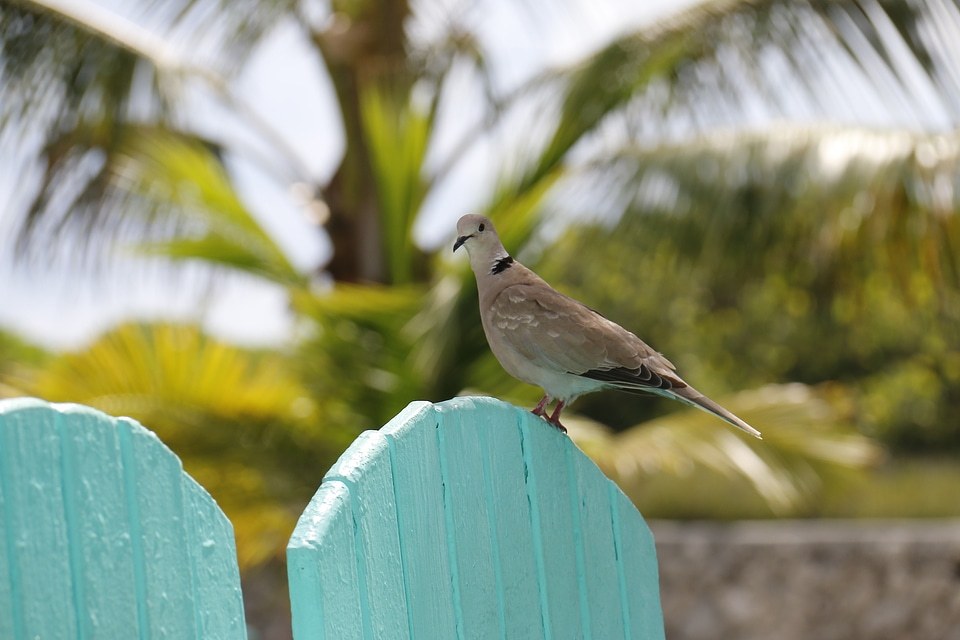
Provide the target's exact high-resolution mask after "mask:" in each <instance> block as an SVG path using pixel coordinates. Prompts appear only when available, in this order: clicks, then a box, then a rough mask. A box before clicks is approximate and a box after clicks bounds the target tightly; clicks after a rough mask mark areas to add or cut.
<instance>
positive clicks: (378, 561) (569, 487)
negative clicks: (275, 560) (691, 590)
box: [288, 398, 663, 640]
mask: <svg viewBox="0 0 960 640" xmlns="http://www.w3.org/2000/svg"><path fill="white" fill-rule="evenodd" d="M326 487H337V488H336V489H334V488H326ZM332 491H336V492H337V497H336V499H334V498H333V497H332V495H333V494H332V493H330V492H332ZM288 563H289V565H290V580H291V587H290V588H291V593H292V594H293V595H292V602H293V610H294V611H293V615H294V637H295V638H296V640H306V639H307V638H340V637H343V638H356V637H362V638H365V639H374V638H381V637H410V638H416V639H418V640H420V639H427V640H429V639H431V638H437V639H443V640H449V639H452V638H460V639H473V638H503V639H507V638H524V639H527V638H545V639H554V638H556V639H568V638H569V639H579V638H595V639H598V640H599V639H602V640H607V639H609V638H642V639H644V640H660V639H661V638H663V620H662V617H661V614H660V607H659V589H658V583H657V573H656V572H657V565H656V556H655V551H654V546H653V537H652V536H651V535H650V531H649V529H648V528H647V526H646V523H644V521H643V518H642V517H641V516H640V514H639V513H638V512H637V511H636V509H635V508H634V507H633V505H632V504H630V503H629V501H628V500H627V499H626V497H625V496H624V495H623V494H622V493H621V492H620V490H619V489H617V488H616V486H614V485H613V483H611V482H610V481H609V480H608V479H607V478H605V477H604V476H603V475H602V473H601V472H600V470H599V469H598V468H597V467H596V466H595V465H594V464H593V463H592V462H591V461H590V460H589V459H588V458H587V457H586V456H585V455H584V454H583V453H582V452H581V451H580V450H579V449H577V447H576V446H575V445H574V444H573V443H572V442H571V441H570V439H569V438H567V437H566V436H565V435H563V434H561V433H559V432H558V431H557V430H556V429H554V428H553V427H551V426H549V425H548V424H546V423H545V422H544V421H543V420H541V419H539V418H537V417H535V416H533V415H531V414H530V413H529V412H526V411H522V410H520V409H517V408H516V407H512V406H510V405H507V404H505V403H502V402H499V401H496V400H492V399H489V398H455V399H453V400H450V401H447V402H443V403H438V404H436V405H432V404H430V403H425V402H417V403H413V404H411V405H410V406H409V407H407V409H405V410H404V411H403V412H401V414H399V415H398V416H397V417H396V418H395V419H394V420H392V421H391V422H390V423H389V424H388V425H386V426H385V427H384V428H383V429H382V430H381V431H380V432H379V433H378V432H366V433H364V434H363V435H362V436H361V437H360V438H359V439H358V440H357V442H356V443H355V444H354V445H353V446H352V447H351V448H350V449H349V450H348V451H347V452H346V453H345V454H344V455H343V456H342V457H341V459H340V461H338V463H337V464H336V465H334V467H333V468H332V469H331V470H330V472H329V473H328V474H327V475H326V477H325V479H324V484H323V486H321V489H320V491H318V493H317V496H316V497H315V498H314V500H313V501H312V502H311V505H310V507H308V508H307V510H306V511H305V512H304V515H303V516H302V517H301V520H300V523H299V524H298V526H297V529H296V531H295V532H294V536H293V538H292V539H291V544H290V547H289V548H288ZM330 567H343V568H344V569H343V570H336V571H333V572H332V573H333V574H334V575H333V576H329V575H325V571H326V570H329V568H330ZM353 571H355V572H356V579H355V581H354V580H352V579H347V580H345V581H344V580H341V579H340V578H339V577H338V576H343V575H347V574H350V573H351V572H353ZM327 573H330V572H329V571H327ZM341 601H342V602H341ZM331 608H332V609H333V610H337V611H342V612H343V611H346V612H350V614H352V617H351V616H350V615H340V616H339V617H338V618H337V620H338V622H337V623H335V624H334V623H333V622H332V620H331V616H330V615H329V614H328V611H329V610H331ZM338 634H339V635H338Z"/></svg>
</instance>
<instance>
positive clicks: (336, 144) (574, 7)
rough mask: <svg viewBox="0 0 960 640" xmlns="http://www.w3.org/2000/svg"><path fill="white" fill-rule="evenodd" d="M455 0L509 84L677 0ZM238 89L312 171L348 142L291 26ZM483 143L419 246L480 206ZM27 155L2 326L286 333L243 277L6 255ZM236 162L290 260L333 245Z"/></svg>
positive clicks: (458, 123)
mask: <svg viewBox="0 0 960 640" xmlns="http://www.w3.org/2000/svg"><path fill="white" fill-rule="evenodd" d="M58 1H60V0H58ZM62 1H63V2H64V4H72V5H77V4H79V5H80V6H84V5H91V4H92V5H95V6H94V7H93V8H94V9H100V10H106V11H108V12H111V13H113V14H116V15H119V16H121V17H124V18H127V19H130V20H132V21H136V14H135V12H134V11H133V8H132V7H134V6H135V5H136V3H129V2H123V1H122V0H97V1H95V2H89V1H85V2H81V3H76V2H69V1H67V0H62ZM437 4H438V6H441V7H444V8H445V10H446V11H453V10H456V7H457V6H458V4H457V3H456V2H454V1H447V0H442V1H441V2H439V3H437ZM460 4H461V5H463V6H466V7H469V9H468V11H469V12H470V13H468V17H467V18H466V19H467V20H469V21H471V23H472V24H475V25H476V29H477V32H478V33H479V35H480V37H481V40H482V41H483V42H485V43H487V47H488V49H489V51H490V52H491V64H492V66H493V68H494V69H495V71H496V79H497V81H498V82H499V83H500V86H501V87H504V88H508V87H511V86H516V85H517V84H519V83H521V82H522V81H523V80H524V79H526V78H529V77H530V76H531V75H533V74H535V73H537V72H538V71H540V70H542V69H544V68H546V67H549V66H555V65H562V64H566V63H570V62H572V61H574V60H576V59H578V58H580V57H581V56H583V55H585V54H587V53H589V52H590V51H591V50H593V49H595V48H597V47H598V46H600V45H601V44H602V43H603V42H605V41H606V40H607V39H608V38H609V37H611V36H613V35H615V34H617V33H620V32H623V31H625V30H627V29H629V28H631V27H632V26H635V25H640V24H642V23H644V22H645V21H649V20H650V19H651V18H653V17H655V16H657V15H659V14H662V13H663V11H664V10H665V7H672V8H677V7H678V6H679V5H678V4H677V3H666V2H660V1H657V2H641V3H638V2H631V1H630V0H606V1H603V2H596V1H590V2H587V1H584V2H579V3H577V2H558V3H557V4H556V6H555V8H554V10H553V11H547V12H545V13H540V12H538V14H537V15H538V16H539V17H540V19H539V20H537V21H536V22H533V21H532V15H533V14H532V13H526V12H531V11H533V10H532V9H529V8H527V9H525V10H524V9H522V8H521V10H520V11H519V13H518V10H517V6H518V5H517V4H516V3H514V2H511V0H484V2H479V3H460ZM520 6H521V7H522V6H523V5H522V4H521V5H520ZM441 14H442V12H441ZM439 22H440V21H435V22H434V23H431V22H430V19H429V18H427V19H422V20H421V21H420V23H419V25H418V27H419V28H420V29H421V32H422V33H425V34H426V35H427V36H429V33H430V30H431V28H436V25H437V24H439ZM141 26H142V27H144V28H147V29H149V27H150V25H148V24H144V25H141ZM305 80H306V82H305ZM458 81H459V82H461V83H462V84H463V89H464V91H463V95H464V96H465V98H464V100H465V104H464V109H458V110H451V112H454V113H456V115H455V116H451V117H448V118H447V121H446V122H443V123H441V127H442V128H441V129H440V133H439V135H438V138H439V139H438V141H437V143H436V150H439V151H438V153H442V151H443V150H444V148H445V145H446V147H449V146H450V141H451V140H454V139H455V138H456V135H457V133H459V132H460V131H462V130H463V128H464V127H465V126H467V124H468V123H467V122H466V121H467V120H469V111H470V110H469V104H468V103H467V101H468V100H469V98H468V96H469V95H470V91H475V90H476V89H475V87H472V86H471V79H470V78H468V77H466V76H464V77H463V78H461V79H459V80H458ZM236 89H237V92H238V94H239V95H240V96H241V98H242V99H243V100H244V101H246V102H247V103H248V104H249V105H250V106H251V107H252V108H253V109H254V110H255V111H256V112H257V113H258V114H260V116H261V117H263V118H264V119H266V120H268V121H269V122H270V123H271V125H272V127H273V128H274V129H275V130H276V131H278V132H279V133H280V135H281V136H282V137H283V139H284V140H285V142H286V143H287V144H288V145H289V146H290V147H291V148H292V149H293V150H295V152H296V153H297V155H298V156H299V157H300V159H301V160H302V162H303V165H304V166H305V169H306V170H307V171H309V173H310V177H311V178H313V179H320V180H323V179H325V178H327V177H329V176H330V175H331V174H332V173H333V171H334V169H335V168H336V164H337V162H338V160H339V158H340V155H341V154H342V151H343V145H344V140H343V136H342V133H341V132H340V129H339V126H338V116H337V114H336V111H335V103H334V100H333V94H332V89H331V87H330V85H329V80H328V77H327V75H326V72H325V70H324V69H323V66H322V64H321V63H320V61H319V60H318V59H317V57H316V55H315V54H314V52H313V50H312V49H311V48H310V47H309V45H308V44H307V43H306V42H304V40H303V36H302V34H301V32H300V31H299V30H298V29H297V28H296V27H295V26H294V25H293V24H291V23H280V24H278V25H277V26H276V28H275V29H274V30H273V31H272V32H271V33H270V34H269V35H268V36H267V37H266V38H265V39H264V40H263V41H262V42H261V44H260V45H259V47H258V49H257V50H256V51H255V52H254V54H253V55H252V56H251V58H250V60H249V61H248V63H247V64H246V66H245V67H244V70H243V71H242V73H241V74H240V75H239V77H238V78H237V79H236ZM192 111H193V113H194V117H195V119H196V121H197V123H198V126H200V127H201V128H202V129H204V130H205V131H212V132H214V133H219V134H220V135H222V136H223V138H224V139H227V140H231V139H235V138H236V137H237V136H238V135H239V134H238V131H239V129H240V128H239V127H237V125H236V123H235V122H232V121H231V119H230V118H229V117H227V116H226V115H225V114H224V113H222V111H218V110H217V108H215V107H213V106H211V105H210V104H209V103H208V102H205V101H204V100H203V99H202V98H197V99H196V106H195V108H193V109H192ZM491 144H495V142H494V141H488V143H487V144H478V145H476V146H475V147H474V148H473V149H472V150H471V152H470V153H469V154H468V156H467V157H466V158H465V162H463V163H462V165H461V166H460V170H459V171H457V172H454V173H453V174H451V175H450V177H449V178H448V179H447V180H446V181H445V183H444V184H443V185H441V186H440V188H438V189H437V190H436V192H435V193H434V194H433V196H432V197H431V198H430V200H429V201H428V202H427V203H425V205H424V208H423V210H422V212H421V216H420V218H419V219H418V223H417V225H416V228H415V233H416V239H417V241H418V243H420V244H421V245H422V246H425V247H427V248H434V247H437V246H439V245H440V244H441V243H443V242H445V241H446V240H447V239H448V238H449V236H451V235H452V229H453V226H454V224H455V222H456V219H457V218H458V217H459V216H460V215H461V214H463V213H465V212H467V211H469V210H470V208H471V207H472V206H475V205H477V204H478V203H480V201H481V200H482V196H483V193H484V189H486V188H489V186H490V183H491V182H492V178H493V176H494V172H495V170H496V166H494V160H493V154H492V153H491V149H490V145H491ZM434 155H436V154H434ZM428 161H429V160H428ZM23 162H24V158H22V157H18V156H16V155H14V154H12V153H11V152H10V151H9V148H8V149H7V150H6V151H4V150H2V149H0V207H3V209H6V212H4V213H3V214H2V215H0V328H2V329H5V330H9V331H13V332H15V333H17V334H19V335H21V336H22V337H24V338H25V339H27V340H28V341H31V342H34V343H37V344H40V345H42V346H45V347H48V348H52V349H67V350H69V349H76V348H79V347H82V345H84V344H86V343H88V342H89V341H91V340H93V339H94V338H95V337H96V336H97V335H98V334H100V333H101V332H103V331H105V330H107V329H109V328H110V327H111V326H114V325H116V324H118V323H120V322H123V321H125V320H144V319H154V320H156V319H169V320H188V321H198V322H201V323H202V324H203V325H204V326H205V327H206V328H207V329H208V330H210V331H211V332H213V333H214V334H216V335H218V336H220V337H222V338H224V339H227V340H229V341H233V342H237V343H240V344H245V345H249V346H259V345H275V344H279V343H282V342H283V341H284V340H286V339H287V338H288V337H289V336H290V332H291V330H292V328H293V327H292V317H291V315H290V314H289V313H288V310H287V307H286V297H285V295H284V293H283V291H282V290H281V289H279V288H278V287H276V286H274V285H271V284H268V283H264V282H262V281H259V280H257V279H255V278H252V277H248V276H227V277H219V278H217V279H215V280H212V281H211V280H210V278H208V277H204V276H203V275H202V274H201V272H200V270H196V269H193V270H189V269H188V270H187V272H186V273H180V274H179V275H176V276H174V275H171V273H170V272H169V271H165V270H163V269H156V268H142V266H138V265H139V264H140V263H138V262H136V261H134V260H133V259H130V258H123V257H121V258H118V259H113V260H111V261H108V262H107V263H106V264H107V268H106V269H104V272H103V273H101V274H100V275H97V276H95V277H94V276H93V275H92V274H91V273H90V272H89V271H88V270H85V269H83V268H80V267H78V266H77V265H76V264H56V263H54V264H41V265H31V266H29V267H28V266H25V265H23V264H22V263H18V262H17V261H15V260H13V259H12V251H11V244H12V242H11V240H12V237H13V232H14V229H13V224H12V222H13V219H14V216H12V215H11V214H10V209H11V208H12V207H13V206H16V204H15V203H16V202H17V199H18V198H21V199H22V193H21V192H20V191H18V190H17V185H18V184H19V180H18V177H17V171H13V170H7V171H4V170H3V167H4V166H6V167H7V168H8V169H9V168H11V167H20V166H22V165H23ZM231 170H232V172H233V175H234V177H235V184H236V186H237V188H238V190H239V192H240V194H241V196H242V197H243V199H244V201H245V203H246V204H247V206H248V207H249V208H250V210H251V211H253V213H254V214H255V215H257V216H258V218H259V219H260V220H261V221H262V223H263V224H264V226H265V228H266V229H267V230H268V232H269V233H271V234H272V235H273V236H274V237H275V238H276V240H277V241H278V242H279V244H280V245H281V246H282V247H283V248H284V249H285V250H286V251H287V253H288V255H289V256H290V259H291V260H292V262H293V263H294V264H295V265H296V266H297V267H298V268H300V269H303V270H304V271H309V270H312V269H315V268H316V267H317V266H319V265H322V264H323V263H324V262H325V261H326V260H327V259H328V257H329V252H330V246H329V244H328V243H327V242H326V241H325V238H324V237H323V235H322V234H320V233H317V232H316V230H315V228H313V226H312V223H311V222H309V220H308V216H306V215H305V210H304V208H303V205H302V203H301V202H300V201H299V199H298V197H297V191H296V188H295V187H293V188H291V186H290V185H283V184H279V183H278V182H277V181H274V180H271V179H269V178H267V177H265V176H264V175H263V173H262V172H261V171H258V170H257V169H256V168H255V167H254V166H252V165H250V164H246V163H243V162H238V163H234V164H233V165H232V166H231ZM3 209H0V211H3ZM121 251H122V249H121Z"/></svg>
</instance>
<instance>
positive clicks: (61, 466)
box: [0, 399, 246, 640]
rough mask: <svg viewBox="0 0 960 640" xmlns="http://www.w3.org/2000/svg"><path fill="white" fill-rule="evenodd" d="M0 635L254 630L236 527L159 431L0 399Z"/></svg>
mask: <svg viewBox="0 0 960 640" xmlns="http://www.w3.org/2000/svg"><path fill="white" fill-rule="evenodd" d="M0 514H2V526H0V529H2V531H0V537H2V540H3V543H2V549H0V551H2V556H3V560H2V561H0V637H3V638H16V639H19V638H30V639H32V638H36V637H40V638H44V640H47V639H56V638H108V639H109V638H124V639H128V638H138V637H139V638H224V639H228V638H229V639H236V638H245V637H246V624H245V622H244V617H243V601H242V598H241V594H240V577H239V571H238V570H237V559H236V547H235V544H234V538H233V528H232V525H231V524H230V522H229V521H228V520H227V518H226V516H224V514H223V512H222V511H220V509H219V507H217V505H216V503H215V502H214V501H213V499H212V498H211V497H210V496H209V494H207V492H206V491H204V490H203V489H202V488H201V487H200V486H199V485H197V484H196V483H195V482H194V481H193V480H192V479H191V478H190V477H189V476H187V475H186V474H185V473H184V472H183V469H182V467H181V465H180V461H179V459H178V458H177V457H176V456H175V455H174V454H173V452H171V451H170V450H169V449H168V448H167V447H166V446H165V445H163V444H162V443H161V442H160V441H159V439H157V437H156V436H155V435H154V434H153V433H151V432H149V431H147V430H146V429H144V428H143V427H142V426H140V425H139V424H137V423H136V422H134V421H132V420H129V419H123V418H121V419H116V418H111V417H109V416H106V415H105V414H103V413H101V412H99V411H96V410H94V409H90V408H87V407H81V406H78V405H51V404H48V403H45V402H42V401H39V400H34V399H16V400H4V401H0Z"/></svg>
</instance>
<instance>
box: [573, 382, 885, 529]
mask: <svg viewBox="0 0 960 640" xmlns="http://www.w3.org/2000/svg"><path fill="white" fill-rule="evenodd" d="M720 401H721V403H722V404H723V405H724V406H726V407H727V408H729V409H730V410H731V411H733V412H734V413H736V414H737V415H739V416H741V417H742V418H743V419H744V420H746V421H748V422H749V423H751V424H753V425H755V426H756V427H757V428H759V429H760V431H761V432H762V433H763V441H762V442H761V441H756V442H754V441H753V440H752V439H751V438H748V437H743V436H742V435H741V434H739V433H734V432H733V431H731V430H730V429H729V428H726V427H725V426H724V425H723V424H722V423H720V422H718V421H717V419H716V418H714V417H712V416H709V415H707V414H705V413H703V412H701V411H696V410H682V411H678V412H676V413H673V414H670V415H667V416H664V417H662V418H658V419H655V420H651V421H649V422H647V423H643V424H640V425H637V426H635V427H633V428H632V429H629V430H627V431H625V432H623V433H620V434H617V435H613V436H609V435H603V432H602V431H600V432H598V431H597V430H596V429H595V428H594V429H592V430H587V431H586V437H585V438H583V442H582V444H581V446H583V447H584V450H585V451H587V453H588V454H589V455H590V456H591V457H593V458H594V460H596V461H597V463H598V464H599V465H600V466H601V467H602V468H604V469H605V470H606V471H607V472H608V473H611V474H613V475H612V477H614V478H615V479H616V480H617V481H618V482H620V483H621V484H622V485H624V486H625V487H629V486H631V485H634V484H636V483H638V482H641V481H642V478H643V477H645V476H649V475H650V474H656V473H670V474H679V475H682V474H684V473H686V472H688V471H689V470H690V469H692V468H693V467H696V466H702V467H705V468H708V469H711V470H713V471H715V472H716V473H718V474H720V475H721V476H723V477H727V478H737V477H739V478H742V479H745V480H747V481H748V482H749V483H750V484H751V485H752V486H753V487H754V489H755V490H756V491H757V492H758V493H759V494H760V495H761V496H763V498H764V500H765V501H766V502H767V503H768V504H769V506H770V507H771V508H772V509H773V510H774V512H776V513H779V514H781V515H785V514H788V513H791V512H792V511H793V510H795V509H797V508H800V507H802V506H804V505H805V504H807V503H808V501H810V499H811V498H812V497H813V496H814V495H815V493H816V491H817V490H818V488H819V486H820V478H821V475H822V474H823V473H824V472H825V471H828V470H829V469H830V468H834V469H841V468H847V469H849V468H858V467H863V466H865V465H869V464H873V463H876V462H877V461H879V459H880V456H881V450H880V449H879V448H878V447H877V445H875V444H874V443H873V442H871V441H870V440H869V439H867V438H865V437H863V436H861V435H859V434H856V433H854V432H852V430H850V429H849V427H844V425H843V419H842V417H841V415H840V413H839V412H838V410H837V409H835V408H834V407H833V406H832V405H831V403H830V402H828V401H827V400H826V398H825V397H824V396H823V395H822V394H821V393H818V392H817V391H816V390H814V389H812V388H811V387H807V386H805V385H801V384H796V383H795V384H788V385H771V386H768V387H763V388H761V389H757V390H753V391H744V392H741V393H738V394H735V395H733V396H730V397H728V398H722V399H721V400H720ZM570 426H574V423H573V421H571V422H570ZM571 435H572V437H574V439H578V431H577V430H575V429H572V430H571Z"/></svg>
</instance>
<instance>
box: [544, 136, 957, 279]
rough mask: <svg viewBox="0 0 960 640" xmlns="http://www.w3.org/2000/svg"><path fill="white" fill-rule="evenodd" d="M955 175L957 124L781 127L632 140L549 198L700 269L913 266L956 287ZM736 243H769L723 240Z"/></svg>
mask: <svg viewBox="0 0 960 640" xmlns="http://www.w3.org/2000/svg"><path fill="white" fill-rule="evenodd" d="M958 184H960V136H958V134H957V133H949V134H924V133H919V132H911V131H905V130H868V129H853V128H849V127H843V128H841V127H826V126H818V127H804V126H788V125H785V124H784V125H780V126H776V127H771V128H767V129H763V130H758V131H739V130H731V131H722V132H714V133H711V134H706V135H702V136H697V137H694V138H691V139H688V140H686V141H684V142H682V143H679V144H664V145H659V146H653V147H639V146H636V147H631V148H627V149H625V150H623V151H622V152H620V153H616V154H611V155H609V156H607V157H606V158H604V159H603V160H600V161H597V162H596V163H595V164H593V165H590V166H586V167H584V168H583V170H582V171H581V172H580V173H579V174H578V175H577V177H576V178H574V179H572V180H570V181H568V182H567V183H566V184H565V186H564V189H563V190H562V193H561V194H560V195H559V196H558V197H557V198H556V200H555V202H556V203H557V205H558V207H562V208H563V209H564V210H567V209H568V208H569V209H570V210H584V209H586V208H588V207H589V212H590V213H589V215H590V216H592V217H595V218H596V219H597V221H598V222H602V223H603V224H606V225H619V226H620V228H621V229H623V228H626V227H632V226H642V227H644V228H645V229H646V230H647V233H646V236H647V237H648V238H650V239H651V240H653V239H655V238H658V237H664V235H665V234H666V235H669V236H670V237H672V238H673V239H674V240H675V241H676V243H677V245H678V246H680V247H683V248H684V250H685V251H687V255H688V257H690V258H693V259H695V261H699V262H700V263H701V264H702V265H704V266H705V267H706V268H717V267H718V266H719V265H724V267H725V268H732V267H733V266H734V265H738V264H739V265H741V268H742V269H743V270H744V271H745V272H748V271H756V270H759V269H766V270H789V269H790V268H791V265H796V264H804V265H807V267H808V268H809V269H812V270H813V271H815V272H817V273H819V274H820V278H821V280H823V281H826V280H834V281H836V280H838V279H839V280H840V281H845V280H847V279H849V278H855V277H860V276H865V275H866V274H867V273H869V272H873V271H875V270H877V269H881V270H889V271H890V273H892V274H894V275H895V276H896V277H897V278H899V277H900V276H901V275H904V274H907V273H911V272H913V271H915V270H919V271H921V272H923V273H926V274H928V275H929V276H930V277H931V278H932V279H933V281H935V282H938V283H940V284H941V285H947V286H950V287H951V288H956V287H958V286H960V262H958V256H957V253H956V247H957V246H958V244H960V219H958V217H957V216H956V214H955V211H956V210H957V208H958V207H960V189H958V188H957V185H958ZM583 217H584V216H581V219H583ZM638 237H640V236H638ZM745 245H748V246H751V247H764V248H765V250H763V251H731V247H734V246H737V247H743V246H745ZM771 246H776V247H777V248H778V250H777V251H770V250H769V249H770V247H771ZM639 249H640V247H638V250H639ZM904 284H905V285H906V284H907V283H906V282H904ZM905 288H909V287H905Z"/></svg>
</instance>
